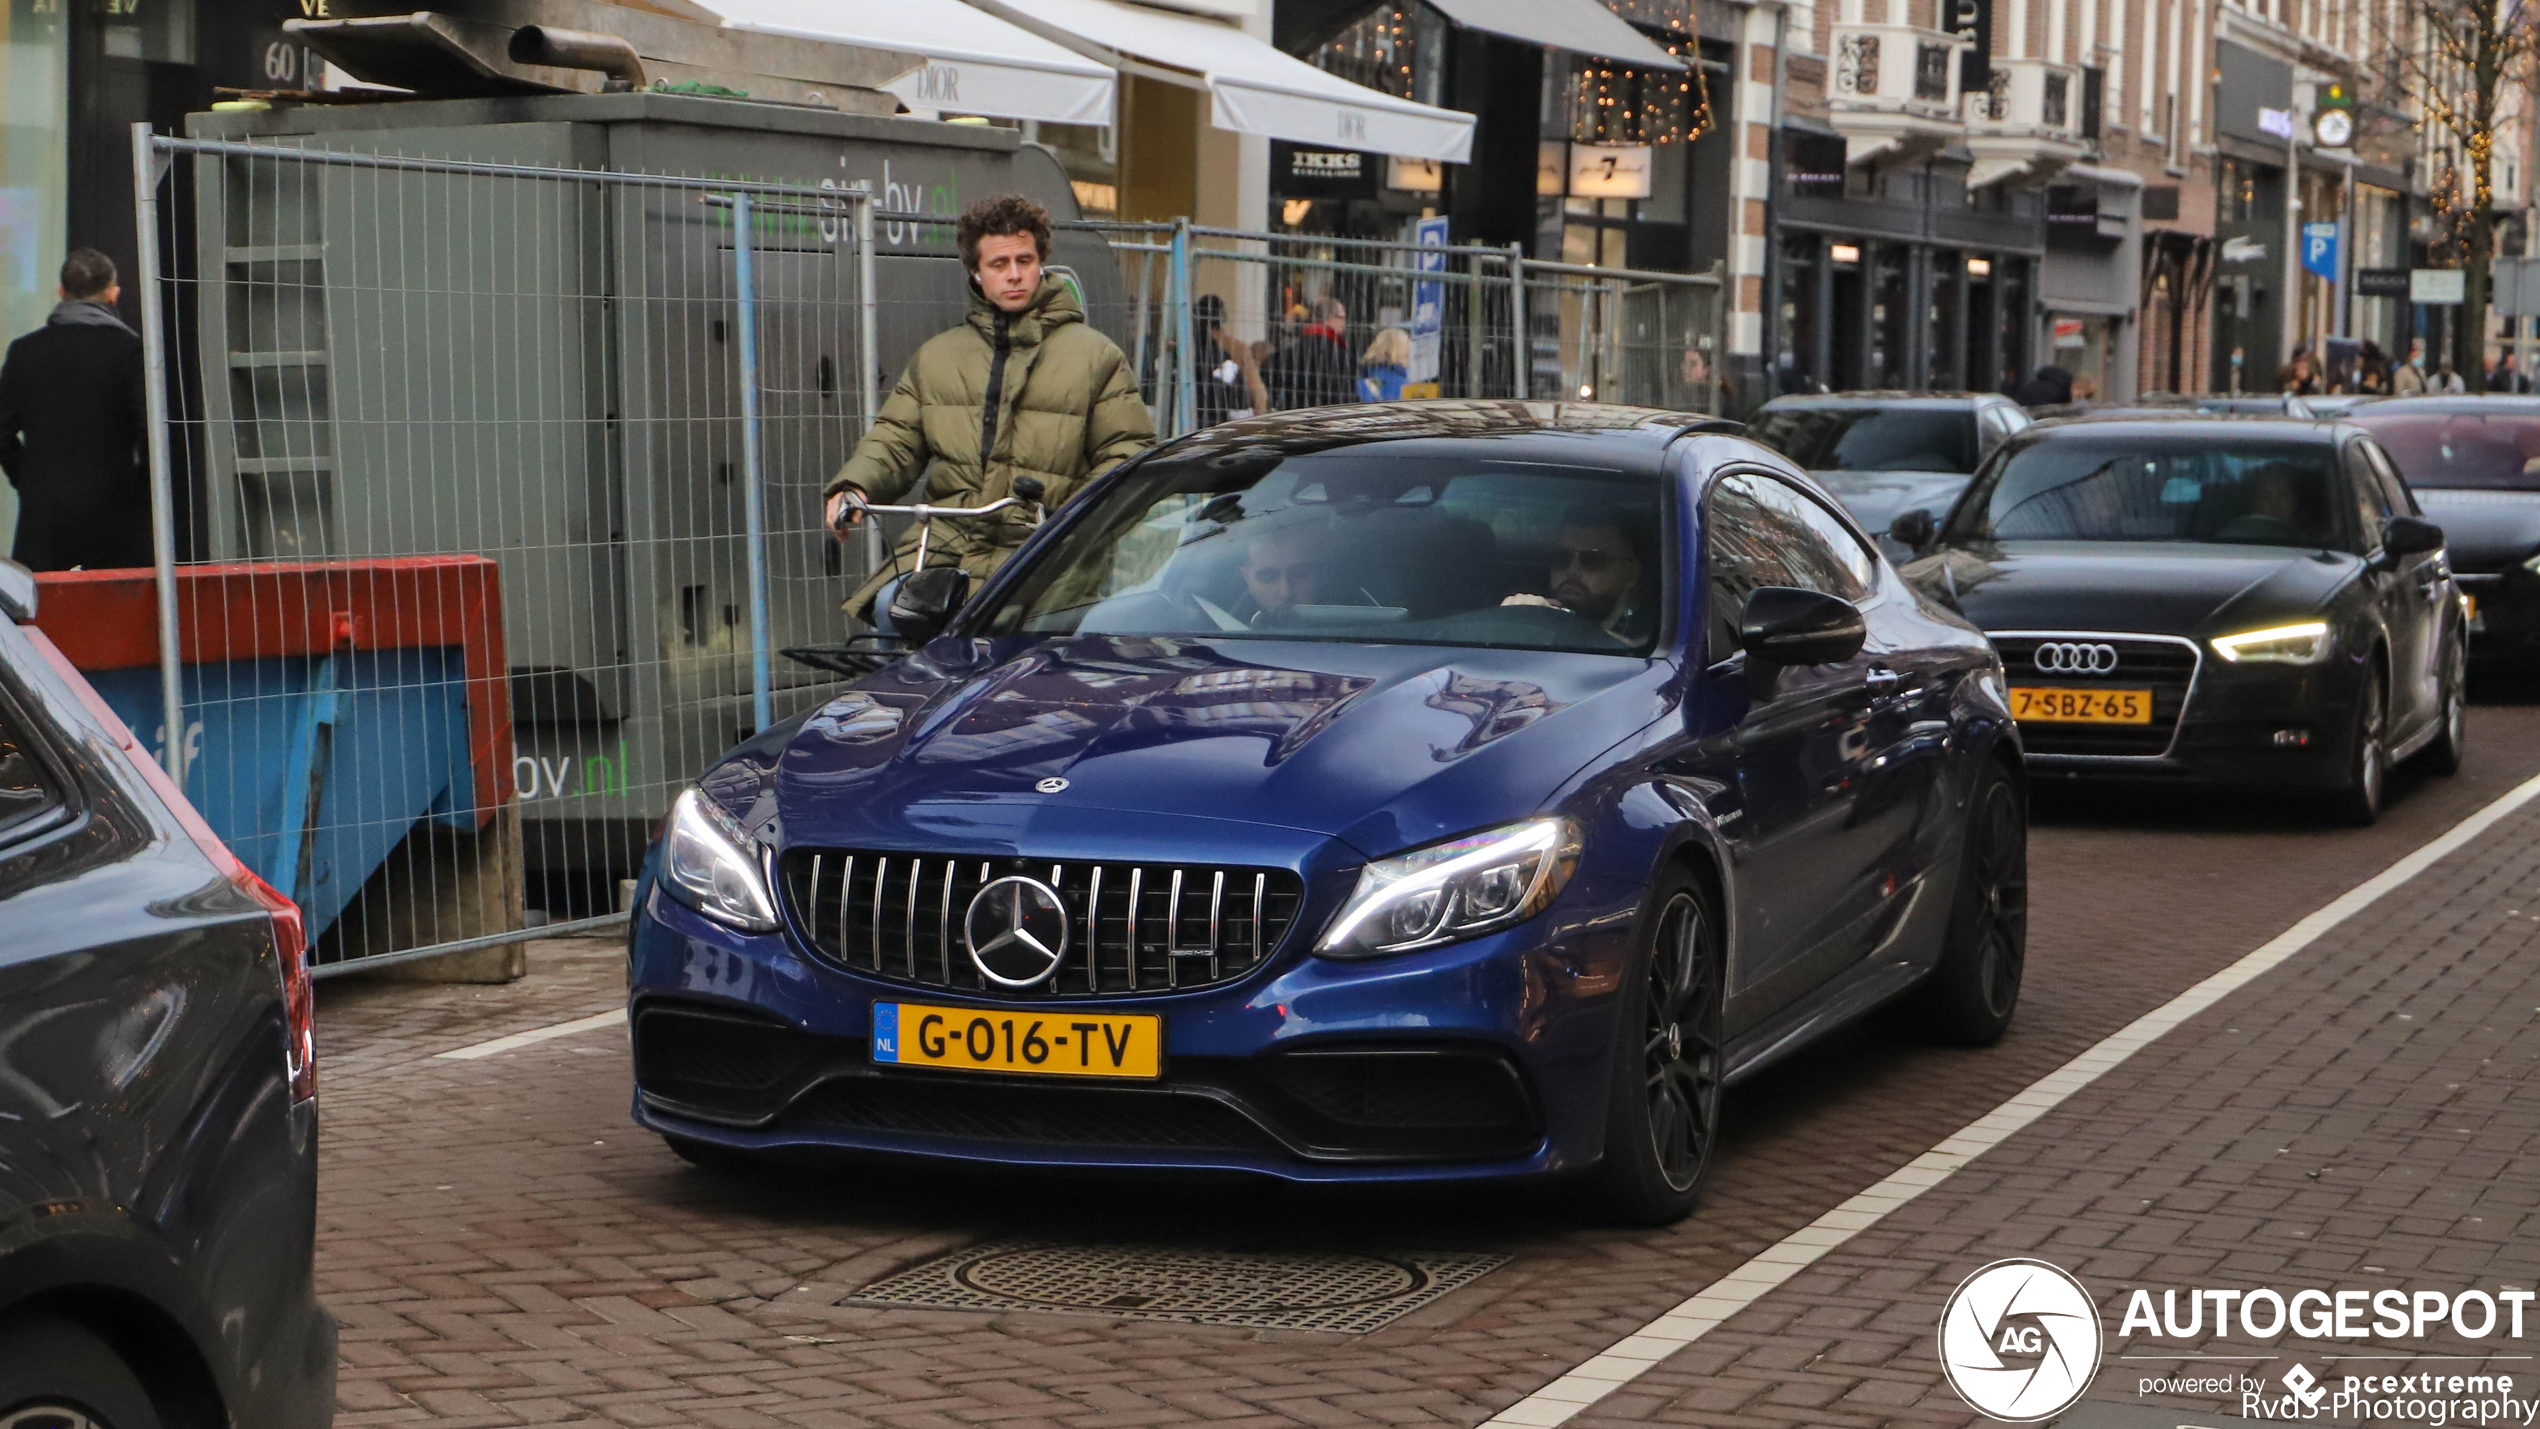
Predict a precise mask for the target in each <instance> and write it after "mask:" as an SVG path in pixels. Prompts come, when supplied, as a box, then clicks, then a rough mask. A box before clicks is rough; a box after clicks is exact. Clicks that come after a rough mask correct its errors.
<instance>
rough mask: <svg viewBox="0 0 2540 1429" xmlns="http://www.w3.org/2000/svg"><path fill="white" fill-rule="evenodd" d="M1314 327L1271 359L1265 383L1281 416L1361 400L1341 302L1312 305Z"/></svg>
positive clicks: (1310, 325) (1329, 299) (1332, 300)
mask: <svg viewBox="0 0 2540 1429" xmlns="http://www.w3.org/2000/svg"><path fill="white" fill-rule="evenodd" d="M1311 311H1312V314H1313V321H1312V322H1309V323H1307V324H1306V325H1305V327H1304V329H1303V330H1302V331H1300V332H1298V333H1297V335H1296V340H1295V341H1294V342H1291V343H1289V344H1287V345H1286V346H1285V347H1282V348H1280V349H1279V350H1278V351H1277V352H1274V353H1272V354H1270V360H1269V361H1268V362H1265V363H1263V364H1262V367H1261V380H1262V381H1263V382H1265V383H1267V384H1269V388H1270V400H1271V402H1272V403H1273V404H1274V405H1275V406H1276V407H1277V408H1278V409H1279V410H1280V411H1282V412H1292V411H1295V410H1296V409H1297V408H1299V407H1328V406H1333V405H1336V404H1339V403H1343V402H1351V401H1355V400H1357V397H1358V364H1357V363H1355V362H1353V361H1351V360H1350V351H1349V310H1348V309H1347V308H1344V307H1342V306H1341V303H1340V299H1338V298H1334V297H1329V296H1326V297H1320V298H1316V299H1315V300H1314V305H1313V308H1312V310H1311Z"/></svg>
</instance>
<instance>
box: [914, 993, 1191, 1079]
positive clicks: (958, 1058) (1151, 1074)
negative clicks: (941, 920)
mask: <svg viewBox="0 0 2540 1429" xmlns="http://www.w3.org/2000/svg"><path fill="white" fill-rule="evenodd" d="M873 1060H874V1061H876V1062H885V1063H889V1064H891V1065H894V1066H901V1067H950V1068H952V1069H954V1070H956V1071H963V1072H1020V1073H1024V1074H1026V1075H1029V1076H1042V1077H1128V1078H1140V1079H1145V1080H1150V1081H1151V1080H1153V1079H1155V1078H1156V1077H1159V1076H1162V1075H1163V1073H1164V1019H1163V1018H1161V1017H1158V1016H1155V1015H1153V1014H1140V1015H1136V1016H1125V1017H1124V1016H1110V1017H1105V1016H1100V1015H1097V1014H1095V1013H1090V1012H1078V1011H1076V1010H1074V1009H1072V1008H1070V1009H1066V1010H1064V1011H1052V1010H1050V1009H1048V1008H1020V1007H999V1008H983V1007H936V1006H933V1005H931V1004H928V1003H923V1002H877V1003H875V1004H873Z"/></svg>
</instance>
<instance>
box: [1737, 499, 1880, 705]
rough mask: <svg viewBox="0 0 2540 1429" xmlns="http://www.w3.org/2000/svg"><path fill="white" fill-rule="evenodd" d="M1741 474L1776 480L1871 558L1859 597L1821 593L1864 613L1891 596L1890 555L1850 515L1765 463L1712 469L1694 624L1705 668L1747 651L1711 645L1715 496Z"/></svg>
mask: <svg viewBox="0 0 2540 1429" xmlns="http://www.w3.org/2000/svg"><path fill="white" fill-rule="evenodd" d="M1739 477H1753V478H1755V479H1757V480H1759V481H1769V482H1773V483H1775V484H1777V485H1779V486H1781V487H1783V488H1784V489H1786V490H1788V491H1789V492H1790V493H1791V494H1792V495H1793V496H1796V497H1798V498H1799V499H1800V500H1802V501H1805V502H1807V503H1809V504H1810V505H1812V506H1814V507H1816V508H1817V509H1818V510H1819V511H1820V512H1823V513H1824V514H1825V516H1826V518H1827V519H1828V520H1830V521H1832V522H1833V523H1834V525H1835V527H1836V529H1838V530H1840V531H1842V532H1843V533H1844V534H1845V536H1847V537H1848V538H1850V540H1851V541H1852V544H1853V546H1854V547H1855V549H1857V550H1859V551H1860V552H1861V554H1862V555H1863V556H1864V557H1866V558H1867V559H1868V561H1869V563H1870V577H1869V579H1868V580H1867V581H1866V582H1865V583H1864V585H1863V589H1862V593H1861V594H1860V595H1859V596H1858V597H1854V596H1848V595H1840V594H1839V593H1837V592H1834V591H1825V592H1821V593H1822V594H1826V595H1833V596H1836V598H1837V599H1840V600H1843V601H1845V602H1847V603H1849V604H1850V605H1851V606H1852V608H1853V609H1855V610H1859V611H1861V612H1863V613H1865V614H1866V613H1868V612H1869V611H1871V610H1874V609H1876V608H1878V607H1879V606H1880V605H1882V604H1884V603H1885V602H1886V601H1887V599H1888V581H1887V571H1888V564H1887V558H1886V557H1884V556H1882V555H1880V554H1879V550H1878V546H1877V544H1876V543H1875V542H1873V541H1869V540H1866V539H1864V538H1863V536H1862V534H1861V532H1860V531H1859V529H1858V528H1857V527H1856V525H1855V523H1854V522H1853V521H1852V519H1851V518H1850V517H1849V516H1847V515H1846V514H1844V513H1843V512H1842V511H1841V510H1839V509H1838V508H1837V507H1835V506H1834V505H1832V504H1830V503H1828V502H1826V501H1823V500H1820V499H1818V497H1817V496H1816V494H1815V493H1813V492H1811V491H1810V490H1809V489H1808V488H1807V487H1805V486H1802V485H1800V484H1799V483H1797V482H1795V481H1793V480H1791V479H1790V477H1789V475H1788V474H1787V473H1784V472H1779V471H1775V470H1773V469H1772V468H1770V467H1764V466H1748V465H1736V466H1724V467H1722V468H1720V469H1719V470H1718V471H1715V472H1713V473H1712V474H1711V478H1710V480H1709V481H1707V482H1705V483H1704V484H1703V488H1702V497H1701V502H1700V505H1699V511H1700V514H1701V536H1702V551H1701V555H1702V579H1701V581H1700V583H1699V584H1698V586H1697V587H1696V589H1698V590H1699V591H1700V592H1701V595H1702V608H1701V610H1700V611H1699V612H1698V613H1697V614H1696V616H1695V618H1694V624H1695V625H1696V626H1697V627H1699V628H1700V629H1701V631H1702V638H1703V641H1704V649H1703V655H1704V657H1705V658H1704V661H1703V664H1704V667H1705V668H1706V669H1709V668H1716V667H1718V666H1719V665H1721V664H1723V663H1726V662H1727V661H1730V660H1735V659H1741V658H1743V657H1744V656H1745V654H1746V652H1745V651H1743V650H1732V651H1730V652H1729V653H1727V654H1725V655H1722V654H1719V653H1718V652H1715V651H1713V650H1711V649H1710V648H1709V642H1710V638H1711V601H1712V582H1711V553H1712V545H1711V532H1712V529H1713V528H1712V522H1711V512H1712V499H1713V498H1714V497H1715V496H1717V495H1718V494H1719V489H1720V487H1721V486H1722V485H1724V484H1725V483H1727V482H1730V481H1733V480H1735V479H1737V478H1739ZM1843 564H1845V566H1846V568H1847V569H1849V563H1848V562H1847V563H1843ZM1759 589H1760V587H1759ZM1801 589H1813V587H1804V586H1803V587H1801ZM1740 614H1741V616H1742V615H1743V614H1744V612H1743V611H1741V612H1740Z"/></svg>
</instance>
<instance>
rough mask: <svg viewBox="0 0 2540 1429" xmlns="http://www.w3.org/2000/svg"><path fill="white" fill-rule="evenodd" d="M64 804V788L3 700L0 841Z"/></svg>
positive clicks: (0, 710) (0, 714)
mask: <svg viewBox="0 0 2540 1429" xmlns="http://www.w3.org/2000/svg"><path fill="white" fill-rule="evenodd" d="M61 806H62V795H61V791H60V790H58V789H56V788H54V787H53V782H52V780H51V778H50V777H49V776H47V775H46V774H45V772H44V762H43V760H42V759H41V758H39V757H38V756H37V754H36V751H35V747H34V746H33V745H32V744H31V743H30V742H29V741H28V737H27V735H26V734H25V732H24V731H23V730H22V729H21V727H20V725H19V723H18V719H17V715H16V713H15V712H14V711H12V710H11V709H10V707H9V705H8V703H7V702H6V701H4V700H0V844H5V843H7V842H8V840H9V838H10V837H11V836H12V835H13V834H14V833H15V832H16V831H17V830H19V829H22V828H24V827H25V826H26V825H28V824H31V823H35V822H37V821H39V820H41V819H43V818H44V817H45V816H46V815H48V814H50V813H52V812H53V811H54V810H55V809H58V808H60V807H61Z"/></svg>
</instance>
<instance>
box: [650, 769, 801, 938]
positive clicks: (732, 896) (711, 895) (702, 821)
mask: <svg viewBox="0 0 2540 1429" xmlns="http://www.w3.org/2000/svg"><path fill="white" fill-rule="evenodd" d="M661 881H662V884H663V886H664V887H666V888H668V889H669V890H670V896H671V897H673V898H676V899H678V900H679V901H680V902H682V903H685V904H687V905H688V906H689V907H691V908H694V909H696V910H697V911H698V912H700V913H703V914H704V915H706V916H707V917H709V918H711V919H713V920H714V921H716V922H718V923H721V924H723V925H724V926H725V927H727V928H738V929H739V930H741V931H742V932H744V933H772V932H774V931H776V898H775V896H774V895H773V894H771V893H770V892H769V891H768V887H767V874H766V871H765V868H764V866H763V865H762V864H761V863H760V860H759V854H758V841H757V840H755V839H753V838H751V837H750V836H749V835H748V834H745V833H743V832H741V826H740V825H739V824H737V823H734V822H733V821H732V816H731V815H730V814H727V813H725V812H723V810H722V808H721V807H720V806H718V805H717V804H716V803H715V802H714V801H713V800H712V799H709V798H707V797H706V796H705V795H703V794H701V793H699V792H698V791H696V790H694V789H691V790H689V791H687V792H686V793H684V794H681V795H680V796H679V801H678V802H677V803H675V804H672V805H671V806H670V819H669V821H668V822H667V823H666V824H664V825H663V828H662V839H661Z"/></svg>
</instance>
